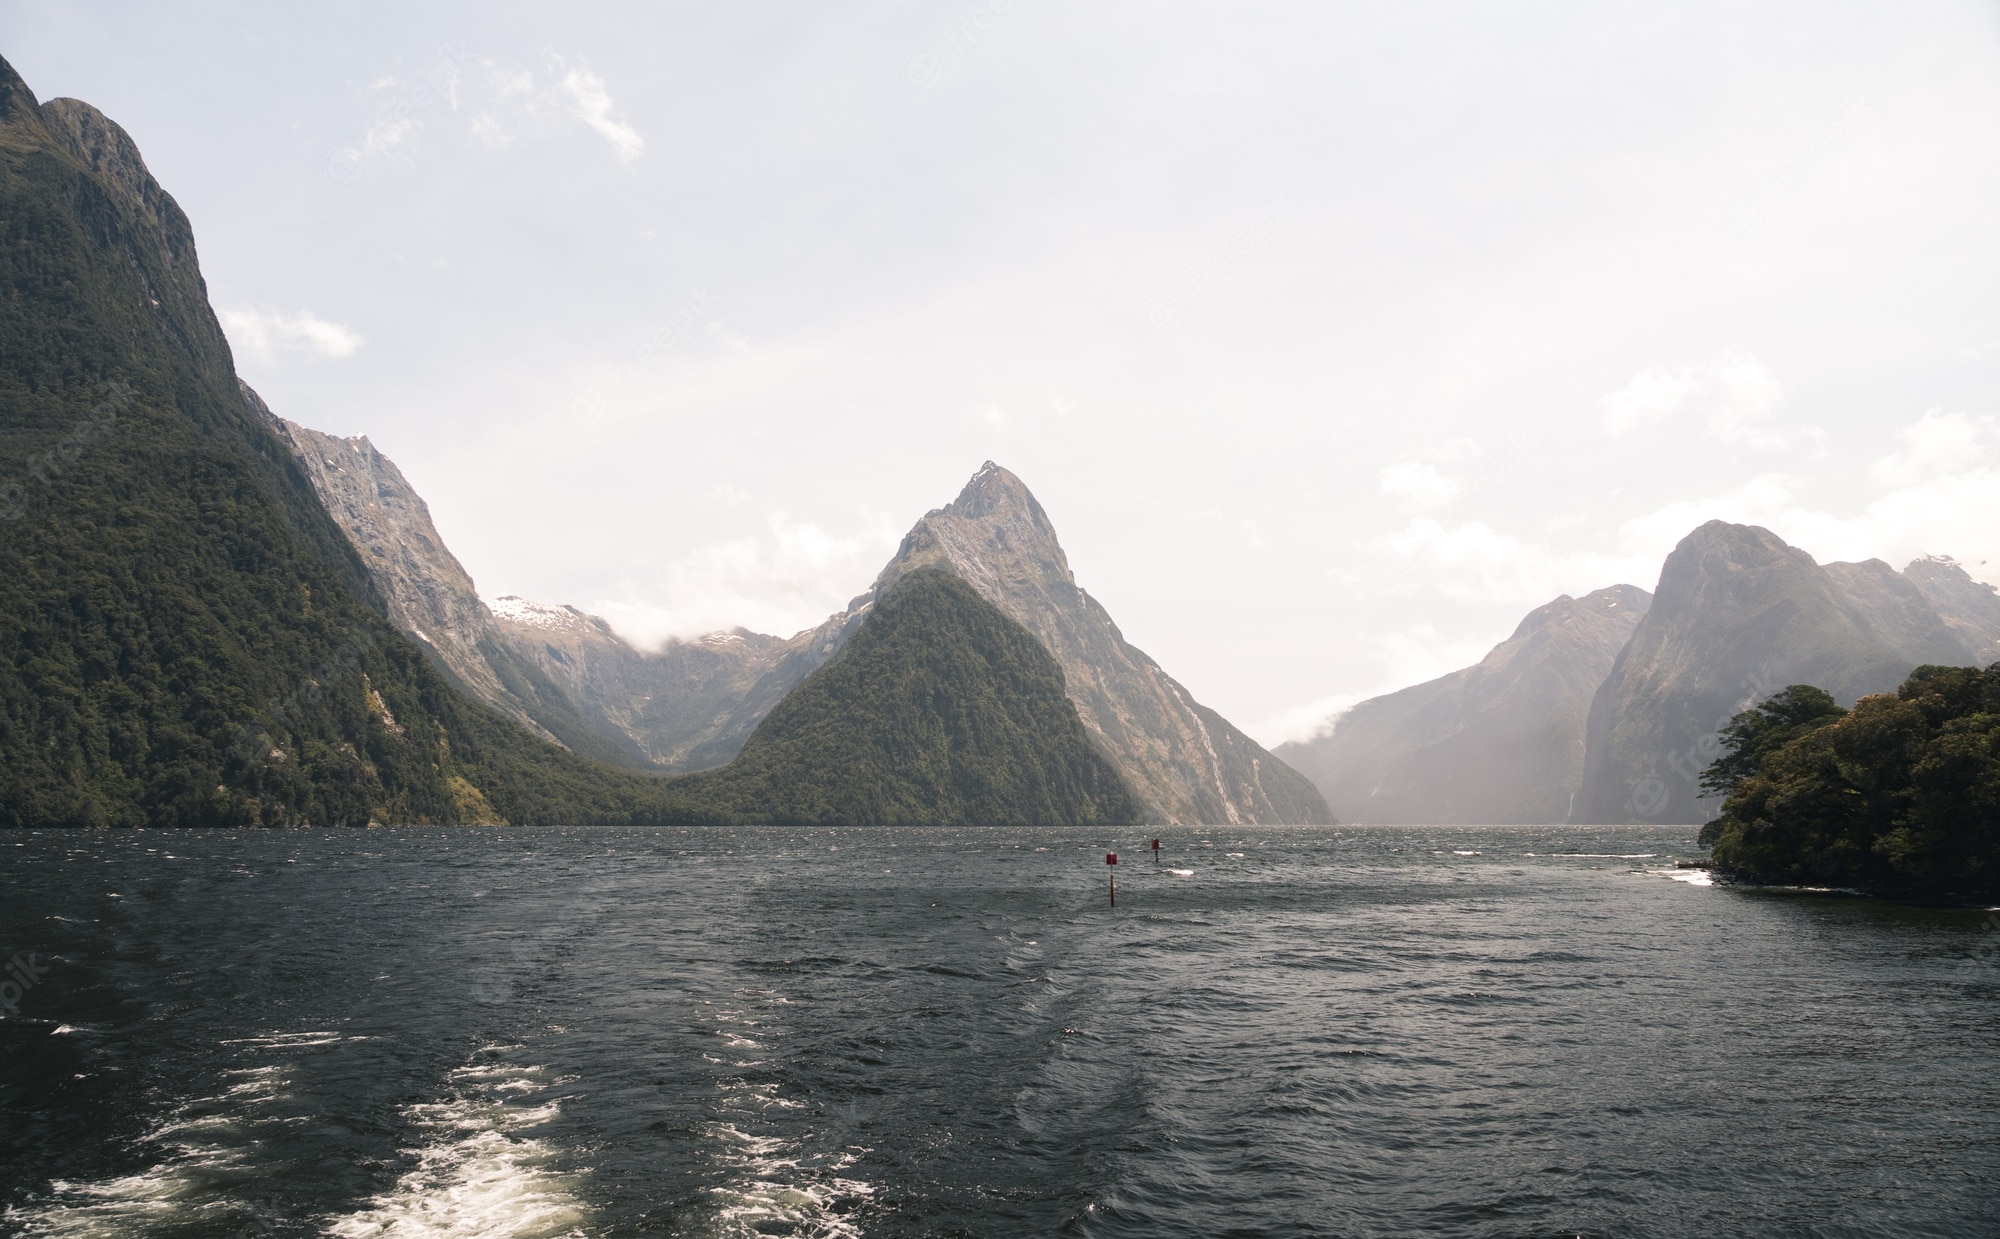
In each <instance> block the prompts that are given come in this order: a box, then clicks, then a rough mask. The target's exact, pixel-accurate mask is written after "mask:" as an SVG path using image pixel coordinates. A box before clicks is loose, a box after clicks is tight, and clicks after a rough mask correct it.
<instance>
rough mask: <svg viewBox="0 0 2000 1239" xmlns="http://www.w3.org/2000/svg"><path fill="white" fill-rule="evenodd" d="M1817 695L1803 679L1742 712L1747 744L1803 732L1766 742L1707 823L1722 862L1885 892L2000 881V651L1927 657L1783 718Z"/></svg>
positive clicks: (1946, 889) (1741, 733)
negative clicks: (1837, 703) (1859, 692)
mask: <svg viewBox="0 0 2000 1239" xmlns="http://www.w3.org/2000/svg"><path fill="white" fill-rule="evenodd" d="M1815 693H1819V690H1817V689H1810V688H1807V687H1806V686H1803V685H1795V686H1793V687H1792V688H1790V689H1787V690H1786V692H1785V693H1784V694H1781V696H1784V697H1787V698H1789V701H1788V702H1787V703H1786V704H1784V705H1781V706H1780V707H1779V709H1777V710H1775V711H1772V712H1771V714H1770V715H1769V716H1768V717H1761V718H1760V717H1758V711H1748V712H1746V713H1744V714H1741V715H1738V716H1737V718H1736V723H1735V725H1733V726H1732V728H1731V730H1732V731H1733V732H1736V733H1737V735H1738V737H1739V738H1740V739H1741V740H1742V741H1743V742H1744V743H1746V744H1750V745H1756V744H1758V743H1759V742H1761V741H1764V740H1768V739H1771V738H1773V737H1775V736H1776V735H1780V734H1782V733H1783V732H1785V731H1786V730H1788V729H1789V730H1794V731H1796V732H1797V734H1793V735H1791V736H1790V738H1788V739H1785V740H1783V741H1782V742H1781V743H1777V744H1775V745H1769V744H1766V745H1764V752H1763V755H1762V757H1761V759H1760V760H1759V761H1758V762H1757V763H1756V767H1755V772H1754V773H1748V774H1743V775H1742V776H1741V777H1740V778H1738V779H1737V780H1736V782H1735V784H1734V791H1733V792H1732V794H1731V795H1730V797H1729V799H1728V801H1727V802H1726V803H1725V804H1724V805H1723V815H1722V816H1721V817H1719V818H1717V819H1716V820H1715V821H1713V822H1711V823H1709V824H1708V826H1707V827H1705V828H1704V829H1703V830H1702V834H1701V838H1702V842H1704V843H1708V844H1711V845H1712V847H1713V856H1714V858H1715V862H1716V865H1717V867H1718V868H1719V869H1721V870H1722V871H1723V872H1725V873H1727V874H1730V875H1731V876H1735V877H1739V878H1743V879H1746V880H1750V881H1758V882H1775V883H1786V884H1804V885H1812V886H1840V887H1852V888H1855V889H1859V890H1865V891H1871V892H1875V893H1879V894H1894V895H1909V896H1929V897H1939V896H1953V895H1956V896H1975V895H1978V896H1991V895H1993V894H1995V893H2000V663H1996V664H1994V665H1993V666H1991V667H1988V668H1987V669H1986V670H1985V671H1980V670H1979V669H1977V668H1974V667H1937V666H1926V667H1919V668H1917V670H1916V671H1915V672H1913V673H1912V674H1911V675H1910V678H1909V679H1908V680H1907V681H1905V682H1904V684H1903V686H1902V688H1901V689H1899V690H1898V691H1897V692H1896V693H1895V694H1893V695H1890V694H1886V693H1885V694H1881V695H1878V696H1873V697H1863V698H1862V699H1861V700H1860V701H1859V702H1857V703H1855V706H1854V709H1853V710H1851V711H1845V712H1837V713H1834V714H1831V715H1827V714H1825V713H1824V712H1823V711H1822V714H1821V717H1822V718H1823V719H1825V720H1827V721H1822V722H1820V723H1819V724H1818V725H1812V724H1811V722H1810V720H1809V719H1808V720H1806V721H1805V724H1804V726H1803V730H1799V727H1800V724H1799V723H1798V722H1797V721H1794V722H1792V723H1787V722H1785V721H1784V717H1783V716H1784V715H1785V714H1787V713H1793V714H1803V713H1807V712H1809V710H1810V708H1811V707H1813V706H1814V705H1816V704H1819V703H1818V702H1817V699H1816V698H1814V697H1812V696H1811V694H1815ZM1819 696H1820V697H1824V696H1825V694H1823V693H1820V694H1819ZM1795 707H1796V708H1795ZM1836 710H1837V707H1836ZM1718 764H1719V763H1718ZM1727 773H1728V772H1726V771H1725V772H1720V774H1721V775H1726V774H1727ZM1719 777H1720V776H1719Z"/></svg>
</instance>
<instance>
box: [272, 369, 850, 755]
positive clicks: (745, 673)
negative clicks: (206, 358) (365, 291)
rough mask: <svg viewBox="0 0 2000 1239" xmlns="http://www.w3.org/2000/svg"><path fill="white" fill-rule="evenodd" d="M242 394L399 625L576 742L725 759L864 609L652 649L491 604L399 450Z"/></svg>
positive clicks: (576, 614)
mask: <svg viewBox="0 0 2000 1239" xmlns="http://www.w3.org/2000/svg"><path fill="white" fill-rule="evenodd" d="M242 391H243V397H244V399H245V400H246V401H248V402H249V403H250V405H251V407H252V408H253V409H255V410H256V411H257V412H258V413H259V414H261V415H262V416H263V417H264V418H266V419H268V421H269V422H270V424H271V426H272V427H273V428H274V429H275V430H276V431H277V433H278V436H279V438H280V439H282V440H283V441H284V442H285V444H286V445H287V446H289V447H290V448H291V449H292V452H293V454H294V455H295V456H296V458H297V459H298V462H299V464H300V466H301V467H302V468H303V469H304V470H305V472H306V474H307V476H308V478H309V479H310V480H311V482H312V486H313V489H314V491H315V492H316V493H317V494H318V495H319V498H320V502H321V503H322V505H324V506H325V508H326V510H327V512H328V514H329V515H331V516H332V517H333V519H334V521H335V523H336V524H338V525H339V526H340V529H341V531H342V532H343V533H344V534H346V535H347V540H348V542H349V543H350V544H351V545H352V546H353V548H354V550H355V551H356V552H357V553H358V554H359V555H360V556H361V559H362V562H363V564H364V566H365V567H366V568H367V572H368V578H369V582H370V584H372V585H373V586H374V588H375V591H376V593H377V594H378V595H379V597H380V600H381V602H382V604H383V607H384V609H385V610H386V612H387V613H388V616H389V618H390V619H391V620H392V621H394V622H395V624H396V625H397V627H399V628H401V629H402V630H403V631H404V632H406V633H408V634H409V635H410V636H411V637H414V638H415V639H416V640H417V641H418V642H420V643H421V644H422V645H423V647H424V648H425V649H426V650H428V651H429V652H430V653H431V654H432V655H434V656H435V657H436V659H437V661H438V662H439V663H440V664H441V665H442V666H443V667H444V668H445V669H446V670H447V671H449V672H450V673H451V674H452V676H453V677H454V678H455V679H456V680H457V682H458V685H459V687H460V688H462V689H464V690H465V691H466V692H467V693H469V694H470V695H472V696H473V697H476V698H478V699H479V700H481V701H483V702H485V703H486V704H488V705H490V706H492V707H493V708H495V709H497V710H499V711H500V712H501V713H503V714H505V715H507V716H508V717H510V718H512V719H514V720H515V721H516V722H518V723H520V724H522V725H523V726H525V727H527V728H529V729H530V730H532V731H535V732H537V733H538V734H540V735H542V736H543V737H545V738H547V739H552V740H555V741H557V742H558V743H561V744H564V745H566V746H568V747H569V748H571V749H573V750H575V751H576V752H579V753H583V754H586V755H588V756H592V757H596V758H599V759H600V760H604V761H611V762H617V763H619V764H622V765H626V766H633V767H637V768H640V769H647V770H664V771H690V770H705V769H708V768H709V767H711V766H719V765H722V764H723V763H724V762H727V761H728V760H730V759H731V758H732V757H734V756H736V752H737V750H738V749H740V748H742V746H743V742H744V741H745V740H746V739H748V738H749V736H750V733H751V732H752V731H755V730H756V728H757V724H758V723H759V722H760V721H762V719H763V717H764V715H765V714H766V713H768V712H769V711H770V709H771V707H772V706H774V705H776V704H777V703H778V701H779V700H780V699H781V698H782V697H784V695H785V694H786V693H788V692H790V691H791V690H792V688H793V687H794V686H796V685H797V684H798V683H799V681H801V680H803V679H804V678H805V677H806V676H808V675H810V674H811V673H812V672H813V670H814V669H815V668H817V667H819V666H820V665H821V664H822V663H824V662H825V661H826V660H827V659H828V658H830V657H832V655H833V654H834V652H835V651H837V650H838V649H839V648H840V646H841V644H842V643H843V642H844V641H845V640H846V636H847V634H848V633H849V632H851V631H852V630H853V628H854V627H855V626H856V625H858V624H859V623H860V622H861V620H862V618H863V617H864V615H865V614H866V610H867V608H866V604H865V600H857V602H856V605H855V609H853V610H851V611H843V612H841V613H839V614H837V615H835V616H833V617H831V618H829V619H828V620H827V621H826V622H825V623H824V624H821V625H820V626H819V627H817V628H812V629H808V630H807V631H805V632H802V633H799V634H797V635H795V636H793V637H791V638H789V639H787V638H781V637H771V636H765V635H763V634H761V633H754V632H748V631H746V630H743V629H736V630H734V631H732V632H716V633H710V634H708V635H706V636H703V637H698V638H696V639H694V640H691V641H671V642H669V643H668V644H667V645H666V647H665V648H663V649H661V650H659V651H657V652H648V651H643V650H639V649H635V648H634V647H633V646H632V645H630V644H629V643H627V642H626V641H625V640H624V639H623V638H621V637H620V636H619V635H618V634H617V633H616V632H614V631H612V628H611V626H610V625H609V624H607V623H605V622H604V621H603V620H601V619H599V618H597V617H596V616H593V615H588V614H585V613H584V612H582V611H579V610H577V609H576V608H574V607H568V606H547V605H544V604H542V603H538V602H530V601H528V600H527V599H524V598H518V597H511V596H510V597H505V598H501V599H499V600H498V601H496V602H494V603H492V604H490V605H489V604H488V603H487V602H485V601H484V600H483V599H482V598H481V597H480V595H479V592H478V590H477V588H476V587H475V586H474V584H473V581H472V578H471V576H470V575H468V574H467V573H466V571H465V568H464V566H463V565H461V564H460V563H459V562H458V559H457V557H456V556H454V555H453V554H452V553H451V550H450V549H449V548H448V547H446V546H445V544H444V539H443V538H442V537H440V536H439V535H438V531H437V527H436V526H435V525H434V524H433V523H432V522H431V514H430V508H429V507H428V505H426V504H425V503H424V500H423V497H422V496H420V495H419V494H417V492H416V489H415V488H414V487H412V486H411V485H410V483H409V481H408V479H406V478H405V477H404V476H403V473H402V471H401V470H400V469H398V468H397V467H396V463H395V462H394V461H393V460H390V459H389V458H388V457H387V456H384V455H383V454H382V453H381V452H380V451H378V450H376V448H375V446H374V445H373V444H372V443H370V442H369V441H368V440H367V438H366V437H364V436H357V437H355V438H351V439H341V438H336V437H335V436H333V435H329V434H323V433H321V432H320V431H317V430H311V429H308V428H307V427H304V426H301V425H299V424H297V423H296V422H290V421H286V420H285V419H283V418H280V417H277V416H276V415H274V414H273V413H271V411H270V409H269V408H268V407H267V406H266V405H265V404H264V402H263V400H261V399H260V398H259V397H258V396H257V393H256V392H254V391H252V390H250V388H249V387H247V386H245V387H243V389H242Z"/></svg>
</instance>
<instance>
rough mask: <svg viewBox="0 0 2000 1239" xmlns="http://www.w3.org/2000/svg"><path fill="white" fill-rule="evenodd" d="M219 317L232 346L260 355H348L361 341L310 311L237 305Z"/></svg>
mask: <svg viewBox="0 0 2000 1239" xmlns="http://www.w3.org/2000/svg"><path fill="white" fill-rule="evenodd" d="M219 317H220V318H221V319H222V329H223V331H225V332H226V333H228V336H229V342H230V343H231V344H232V345H234V346H235V347H236V348H238V349H240V350H242V351H243V352H246V353H251V354H255V355H257V356H260V357H266V358H269V357H274V356H277V355H278V354H280V353H294V352H304V353H316V354H318V355H319V356H321V357H348V356H351V355H353V353H354V351H355V350H356V349H358V348H360V347H361V346H362V344H364V343H365V341H364V340H362V338H361V336H360V334H359V333H357V332H355V331H354V330H353V329H352V328H349V327H347V326H345V325H343V324H340V323H331V322H328V321H327V320H326V319H323V318H321V317H320V316H319V315H317V314H315V313H313V312H312V311H311V310H294V311H291V312H286V311H284V310H266V309H254V308H238V309H227V310H223V311H222V312H221V314H220V315H219Z"/></svg>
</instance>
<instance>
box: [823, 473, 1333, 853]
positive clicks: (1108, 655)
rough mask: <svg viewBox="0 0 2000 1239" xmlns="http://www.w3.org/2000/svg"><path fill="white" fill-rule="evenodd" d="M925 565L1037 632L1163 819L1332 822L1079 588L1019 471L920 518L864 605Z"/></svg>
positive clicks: (1279, 767) (1086, 717)
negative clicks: (960, 582)
mask: <svg viewBox="0 0 2000 1239" xmlns="http://www.w3.org/2000/svg"><path fill="white" fill-rule="evenodd" d="M925 567H943V568H948V569H949V570H950V571H952V572H953V573H955V574H956V575H958V576H960V577H962V578H963V579H964V580H965V581H966V583H967V584H969V585H971V586H972V588H973V589H975V590H977V591H978V592H979V595H980V597H982V598H984V599H985V600H986V601H988V602H990V603H992V604H993V605H994V606H995V607H997V608H999V609H1000V611H1001V612H1002V613H1003V614H1005V615H1007V616H1008V617H1009V618H1011V619H1013V620H1014V621H1015V622H1016V623H1018V624H1020V625H1021V626H1022V627H1024V628H1026V629H1027V630H1028V631H1029V632H1031V633H1033V634H1034V635H1035V638H1036V639H1037V640H1038V641H1040V642H1041V644H1042V647H1043V648H1044V649H1046V650H1048V652H1049V653H1050V654H1051V655H1053V656H1054V657H1055V660H1056V663H1057V664H1058V665H1059V666H1061V668H1062V671H1063V676H1064V680H1065V683H1066V685H1067V688H1068V692H1069V698H1070V700H1071V701H1073V702H1075V703H1076V711H1077V715H1078V717H1079V718H1081V719H1082V720H1083V725H1084V726H1085V727H1087V728H1089V729H1090V731H1091V732H1092V733H1094V734H1095V735H1096V736H1097V738H1098V741H1099V743H1101V744H1102V745H1103V746H1104V749H1105V751H1106V752H1107V753H1109V754H1110V755H1111V757H1112V759H1113V760H1114V761H1115V762H1116V763H1117V764H1118V769H1119V772H1120V773H1121V774H1123V775H1124V776H1125V780H1126V782H1128V783H1129V784H1131V786H1132V789H1133V790H1134V791H1135V792H1137V793H1138V794H1139V796H1140V797H1141V798H1142V799H1143V800H1144V801H1145V802H1146V803H1147V804H1148V805H1150V806H1151V808H1152V811H1153V814H1154V816H1156V817H1157V818H1159V819H1161V820H1164V821H1168V822H1177V823H1188V822H1201V823H1214V824H1217V825H1220V824H1237V823H1264V824H1271V823H1280V822H1283V823H1316V822H1329V821H1331V820H1332V814H1331V813H1330V812H1329V811H1328V809H1327V807H1326V802H1325V800H1324V799H1323V798H1322V797H1321V796H1320V794H1319V791H1318V789H1317V788H1315V787H1314V786H1313V785H1312V782H1311V781H1310V780H1308V779H1307V778H1306V777H1305V776H1303V775H1301V774H1299V773H1298V772H1297V771H1296V770H1293V769H1292V768H1291V767H1289V766H1287V765H1285V763H1284V762H1282V761H1280V760H1278V759H1277V758H1276V757H1273V756H1272V755H1271V754H1270V753H1269V752H1267V751H1266V750H1265V749H1264V747H1263V746H1262V745H1260V744H1258V743H1257V742H1256V741H1254V740H1252V739H1250V737H1248V736H1246V735H1244V734H1243V733H1242V732H1241V731H1238V730H1237V729H1236V727H1235V726H1234V725H1232V724H1231V723H1230V722H1229V721H1228V720H1227V719H1225V718H1223V717H1222V716H1221V715H1219V714H1217V713H1216V712H1215V711H1213V710H1211V709H1209V708H1208V707H1206V706H1204V705H1202V704H1201V703H1200V702H1197V701H1196V700H1194V697H1193V696H1192V695H1191V694H1190V693H1189V692H1188V691H1187V689H1186V688H1184V687H1182V686H1181V685H1180V684H1179V683H1177V682H1176V681H1175V680H1174V679H1173V677H1171V676H1169V675H1168V674H1167V673H1166V672H1165V671H1163V670H1161V668H1160V665H1159V664H1158V663H1156V662H1154V661H1153V660H1152V659H1151V658H1148V657H1147V656H1146V655H1145V654H1144V653H1143V652H1142V651H1140V650H1138V649H1136V648H1134V647H1133V646H1132V645H1131V644H1129V643H1128V642H1127V641H1126V640H1125V638H1124V636H1123V635H1122V634H1121V633H1120V632H1119V631H1118V625H1116V624H1114V623H1113V622H1112V620H1111V616H1110V615H1109V614H1107V613H1106V612H1105V610H1104V607H1103V606H1102V605H1100V604H1099V603H1098V601H1097V600H1096V599H1094V598H1092V597H1091V596H1090V595H1089V594H1087V593H1085V592H1084V591H1083V590H1082V588H1080V587H1079V586H1078V585H1077V584H1076V578H1075V577H1074V576H1073V575H1072V574H1071V573H1070V570H1069V561H1068V558H1067V557H1066V556H1065V555H1064V554H1063V549H1062V546H1061V544H1060V543H1058V542H1057V541H1056V533H1055V527H1054V526H1053V525H1052V524H1051V523H1050V521H1049V518H1048V514H1047V513H1045V512H1044V511H1043V510H1042V506H1041V504H1039V503H1037V502H1036V501H1035V497H1034V496H1033V495H1032V494H1029V493H1028V488H1027V487H1026V486H1025V485H1023V484H1022V482H1021V479H1019V478H1017V477H1015V476H1014V475H1013V474H1012V473H1009V472H1008V471H1007V470H1005V469H1002V468H1001V467H1000V466H998V465H996V464H994V463H993V462H992V461H990V460H989V461H987V462H986V464H985V465H984V466H983V467H981V468H980V470H979V472H978V473H976V474H974V475H973V476H972V480H971V481H969V482H967V483H966V485H965V489H964V490H963V491H962V492H960V494H959V496H958V498H957V499H955V500H953V501H952V503H951V504H950V505H949V506H946V507H943V508H938V509H936V510H935V511H932V512H930V513H927V514H926V515H925V516H924V517H923V519H921V520H919V521H918V522H917V523H916V526H915V527H914V528H912V529H911V530H910V532H909V533H908V534H907V535H906V536H905V537H904V538H903V543H902V546H901V547H900V548H898V550H897V552H896V554H895V556H894V558H892V559H891V560H890V561H889V564H888V566H887V567H885V568H884V569H883V570H882V573H881V575H880V576H879V577H877V578H876V582H875V587H874V590H873V592H872V594H871V595H864V596H863V598H861V599H857V600H856V606H857V607H865V606H866V604H867V599H868V598H869V597H871V596H872V597H880V596H881V595H882V593H883V592H884V591H885V590H887V589H888V588H890V587H891V586H893V585H894V584H895V582H896V581H897V580H899V579H901V578H902V577H903V576H905V575H907V574H908V573H911V572H914V571H917V570H918V569H920V568H925ZM852 609H854V608H850V610H852Z"/></svg>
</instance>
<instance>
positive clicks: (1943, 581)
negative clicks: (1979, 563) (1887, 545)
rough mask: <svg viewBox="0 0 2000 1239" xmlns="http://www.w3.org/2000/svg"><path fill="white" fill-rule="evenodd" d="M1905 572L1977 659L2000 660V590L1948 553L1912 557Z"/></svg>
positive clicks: (1983, 663) (1981, 662)
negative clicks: (1969, 571)
mask: <svg viewBox="0 0 2000 1239" xmlns="http://www.w3.org/2000/svg"><path fill="white" fill-rule="evenodd" d="M1903 575H1904V576H1905V577H1906V578H1908V579H1909V581H1910V583H1911V584H1912V585H1914V586H1916V587H1917V588H1918V589H1920V590H1922V591H1923V594H1924V597H1925V598H1927V599H1929V600H1930V603H1931V605H1932V606H1933V607H1935V608H1937V613H1938V616H1939V618H1941V619H1943V620H1944V622H1945V625H1946V626H1947V627H1949V628H1950V629H1951V630H1952V631H1953V632H1954V633H1956V634H1957V635H1958V639H1959V642H1960V643H1961V644H1962V645H1964V646H1965V652H1966V655H1967V656H1968V657H1970V658H1971V659H1972V661H1973V662H1975V663H1977V664H1978V665H1979V666H1982V667H1985V666H1989V665H1991V664H1992V663H1993V662H1995V661H2000V591H1996V590H1995V589H1994V588H1993V587H1992V586H1991V585H1988V584H1987V583H1986V582H1984V581H1975V580H1973V579H1972V576H1971V574H1970V573H1968V572H1966V570H1965V569H1964V568H1961V567H1959V565H1958V563H1957V562H1956V561H1955V560H1953V559H1952V558H1951V557H1950V556H1948V555H1933V556H1930V557H1929V558H1927V559H1917V560H1912V561H1911V562H1910V566H1909V567H1907V568H1905V569H1903Z"/></svg>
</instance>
